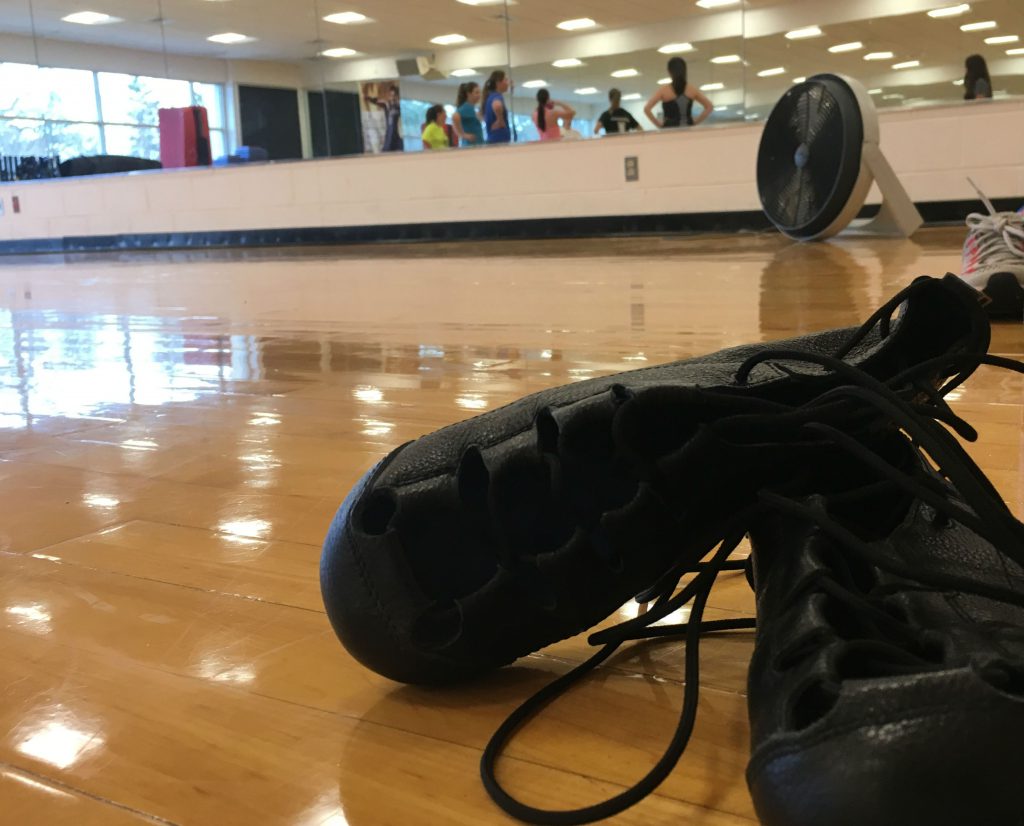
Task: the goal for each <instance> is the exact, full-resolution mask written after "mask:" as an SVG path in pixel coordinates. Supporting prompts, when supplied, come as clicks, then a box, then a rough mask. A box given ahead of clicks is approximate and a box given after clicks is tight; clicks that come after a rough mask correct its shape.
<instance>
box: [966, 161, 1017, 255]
mask: <svg viewBox="0 0 1024 826" xmlns="http://www.w3.org/2000/svg"><path fill="white" fill-rule="evenodd" d="M967 180H968V181H971V179H970V178H968V179H967ZM971 186H973V187H974V189H975V191H976V192H977V193H978V195H979V196H980V197H981V200H982V202H983V203H984V204H985V206H986V208H987V209H988V212H989V214H988V215H982V214H981V213H980V212H972V213H971V214H970V215H968V216H967V226H968V228H969V229H970V230H971V232H973V233H975V234H976V235H977V237H978V261H979V263H981V264H982V266H984V267H985V268H986V269H987V268H989V267H993V266H1000V265H1004V264H1005V265H1010V266H1020V265H1021V263H1022V262H1024V215H1019V214H1018V213H1016V212H996V208H995V206H993V204H992V202H991V201H990V200H989V199H988V197H987V196H986V195H985V193H984V192H982V191H981V190H980V189H978V186H977V184H975V183H974V181H971Z"/></svg>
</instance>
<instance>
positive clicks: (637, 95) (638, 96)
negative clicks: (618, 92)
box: [622, 92, 644, 100]
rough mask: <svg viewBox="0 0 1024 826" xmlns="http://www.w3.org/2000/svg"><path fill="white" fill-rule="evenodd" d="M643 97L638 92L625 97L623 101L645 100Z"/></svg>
mask: <svg viewBox="0 0 1024 826" xmlns="http://www.w3.org/2000/svg"><path fill="white" fill-rule="evenodd" d="M643 97H644V96H643V95H641V94H639V93H638V92H631V93H630V94H628V95H623V96H622V99H623V100H643Z"/></svg>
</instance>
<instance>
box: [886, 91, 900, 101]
mask: <svg viewBox="0 0 1024 826" xmlns="http://www.w3.org/2000/svg"><path fill="white" fill-rule="evenodd" d="M882 100H903V95H901V94H900V93H899V92H895V93H894V94H891V95H882Z"/></svg>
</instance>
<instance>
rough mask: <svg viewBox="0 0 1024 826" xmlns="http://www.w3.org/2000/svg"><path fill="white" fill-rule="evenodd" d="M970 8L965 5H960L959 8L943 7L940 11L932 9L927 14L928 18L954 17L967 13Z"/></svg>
mask: <svg viewBox="0 0 1024 826" xmlns="http://www.w3.org/2000/svg"><path fill="white" fill-rule="evenodd" d="M970 10H971V7H970V6H969V5H968V4H967V3H961V4H960V5H959V6H943V7H942V8H941V9H932V10H931V11H930V12H928V16H929V17H956V16H957V15H959V14H964V13H965V12H969V11H970Z"/></svg>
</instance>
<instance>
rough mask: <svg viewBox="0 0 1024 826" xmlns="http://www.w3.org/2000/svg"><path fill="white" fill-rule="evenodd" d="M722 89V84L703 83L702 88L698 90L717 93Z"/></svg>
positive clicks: (723, 86) (723, 85)
mask: <svg viewBox="0 0 1024 826" xmlns="http://www.w3.org/2000/svg"><path fill="white" fill-rule="evenodd" d="M724 88H725V84H724V83H705V84H704V85H703V86H701V87H700V90H701V91H702V92H718V91H720V90H721V89H724Z"/></svg>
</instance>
